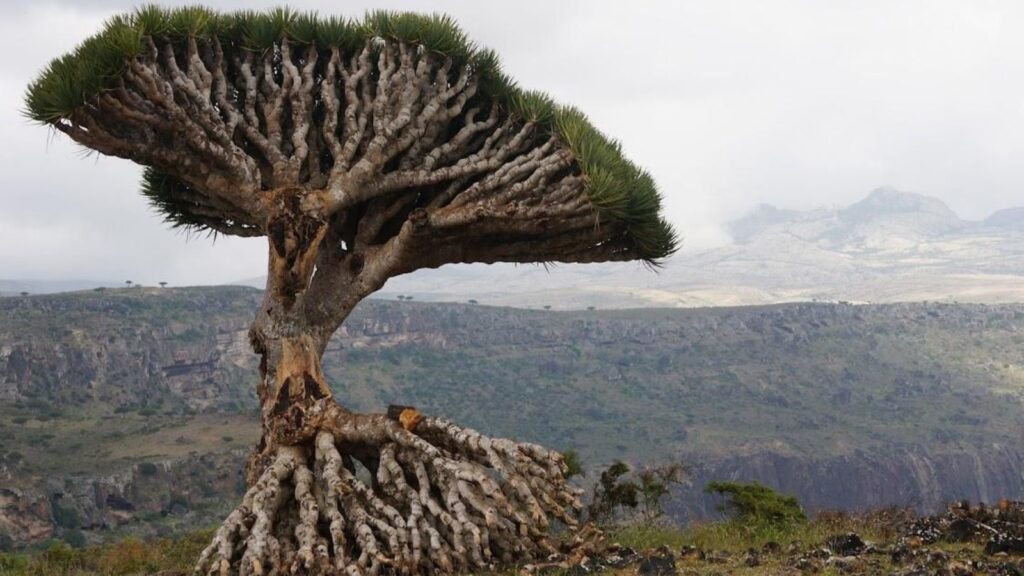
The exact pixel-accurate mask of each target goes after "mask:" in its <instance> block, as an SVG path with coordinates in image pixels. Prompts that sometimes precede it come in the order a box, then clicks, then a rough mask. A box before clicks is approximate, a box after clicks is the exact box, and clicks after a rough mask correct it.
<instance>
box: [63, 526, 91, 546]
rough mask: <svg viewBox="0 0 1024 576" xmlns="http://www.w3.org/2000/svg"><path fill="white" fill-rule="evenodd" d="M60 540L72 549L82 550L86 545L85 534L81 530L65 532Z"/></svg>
mask: <svg viewBox="0 0 1024 576" xmlns="http://www.w3.org/2000/svg"><path fill="white" fill-rule="evenodd" d="M60 539H61V540H63V541H65V542H67V543H68V545H70V546H71V547H72V548H83V547H85V545H86V540H85V534H83V533H82V531H81V530H65V531H64V533H63V534H61V536H60Z"/></svg>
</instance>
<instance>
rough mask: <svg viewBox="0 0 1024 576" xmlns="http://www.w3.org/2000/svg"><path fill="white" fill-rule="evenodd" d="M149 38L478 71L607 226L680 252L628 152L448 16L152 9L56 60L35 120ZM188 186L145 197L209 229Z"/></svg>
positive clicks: (646, 248) (151, 182)
mask: <svg viewBox="0 0 1024 576" xmlns="http://www.w3.org/2000/svg"><path fill="white" fill-rule="evenodd" d="M147 36H150V37H157V38H160V39H162V40H165V41H169V42H172V43H181V44H182V45H183V44H184V42H185V41H186V39H187V38H189V37H190V36H191V37H205V38H209V37H216V38H217V39H218V40H219V42H220V43H221V45H222V46H223V47H224V50H225V52H226V53H227V52H231V51H246V50H248V51H255V52H259V53H264V52H265V51H267V50H272V49H273V48H274V46H275V45H278V44H279V43H280V42H281V41H282V40H283V39H285V38H287V39H288V41H289V42H291V43H297V44H301V45H315V46H316V47H317V49H318V50H324V51H328V50H331V49H333V48H337V49H338V50H340V51H341V52H342V53H343V54H346V55H351V54H353V53H355V52H356V51H358V50H360V49H361V48H362V47H363V46H365V45H366V43H367V42H373V41H374V40H380V39H385V40H394V41H400V42H403V43H407V44H412V45H417V46H422V47H423V48H424V49H425V50H429V51H432V52H435V53H438V54H441V55H444V56H446V57H448V58H450V59H451V60H452V62H453V64H454V65H453V66H452V69H453V70H463V69H467V68H468V69H469V70H471V71H472V74H473V75H474V77H475V78H476V80H477V82H478V85H479V90H478V95H477V98H478V99H480V100H481V101H482V102H483V103H487V102H490V103H495V104H497V105H499V106H500V107H501V109H503V110H504V111H505V112H506V113H508V114H512V115H516V116H518V117H520V118H522V119H523V120H531V121H535V122H537V123H538V125H539V126H540V127H541V129H542V130H543V131H545V132H547V133H555V134H557V135H558V136H559V137H560V138H561V139H562V140H563V141H564V142H565V143H566V144H567V145H568V147H569V148H570V150H571V151H572V152H573V154H574V155H575V157H576V160H577V163H578V166H579V170H580V171H581V172H582V173H583V174H584V175H585V176H586V178H587V182H588V192H589V195H590V199H591V201H592V204H593V206H594V207H595V209H596V210H598V212H599V213H600V214H601V216H602V219H605V220H610V221H614V222H619V223H623V224H624V225H625V226H624V227H625V229H626V233H627V235H628V237H629V239H630V241H631V243H632V244H633V245H634V247H635V250H634V252H635V254H636V255H637V257H638V258H640V259H642V260H645V261H647V262H648V263H651V264H656V263H657V262H658V261H659V260H660V259H663V258H665V257H666V256H668V255H670V254H671V253H672V252H674V251H675V250H676V246H677V236H676V234H675V232H674V231H673V229H672V227H671V226H670V225H669V224H668V223H667V222H666V221H665V220H664V219H663V218H662V217H661V216H660V208H661V196H660V194H659V192H658V189H657V186H656V185H655V182H654V179H653V178H652V177H651V175H650V174H649V173H647V172H646V171H644V170H642V169H641V168H639V167H637V166H636V165H635V164H634V163H633V162H631V161H630V160H628V159H627V158H626V157H625V156H624V155H623V153H622V149H621V146H620V145H619V144H618V143H617V142H615V141H614V140H611V139H609V138H608V137H607V136H605V135H604V134H602V133H601V132H600V131H599V130H597V129H596V128H595V127H594V126H593V125H592V124H591V123H590V122H589V120H588V119H587V118H586V116H585V115H584V114H583V113H581V112H580V111H579V110H577V109H575V108H573V107H568V106H561V105H558V104H556V103H555V102H554V101H553V100H552V99H551V98H549V97H548V96H547V95H545V94H543V93H539V92H533V91H526V90H522V89H520V88H519V87H517V86H516V84H515V83H514V82H513V81H512V80H511V79H510V78H509V77H508V76H507V75H506V74H505V73H504V72H503V71H502V70H501V65H500V62H499V59H498V57H497V55H496V54H495V53H494V52H493V51H491V50H487V49H481V48H479V47H478V46H476V45H475V44H474V43H473V42H472V41H471V40H470V39H469V38H468V37H467V36H466V34H465V33H464V32H463V31H462V30H461V29H460V28H459V27H458V25H456V23H455V22H454V21H453V20H452V19H451V18H450V17H448V16H445V15H438V14H431V15H423V14H416V13H408V12H391V11H376V12H370V13H367V14H366V15H365V16H364V18H363V19H362V20H350V19H346V18H341V17H327V18H324V17H319V16H318V15H317V14H315V13H310V12H301V11H296V10H293V9H289V8H277V9H273V10H269V11H261V12H256V11H239V12H233V13H221V12H217V11H214V10H210V9H208V8H204V7H200V6H186V7H180V8H172V9H167V8H162V7H159V6H155V5H148V6H143V7H141V8H138V9H137V10H135V11H134V12H132V13H130V14H127V15H122V16H117V17H115V18H113V19H111V20H110V21H108V22H107V23H106V25H105V27H104V29H103V30H102V31H101V32H100V33H98V34H96V35H95V36H93V37H91V38H89V39H88V40H86V41H85V42H83V43H82V44H81V45H80V46H78V47H77V48H76V49H75V50H74V51H72V52H71V53H69V54H66V55H64V56H61V57H59V58H57V59H55V60H53V61H52V62H51V63H50V64H49V65H48V66H47V67H46V69H45V70H44V71H43V73H42V74H41V75H40V76H39V77H38V78H37V79H36V80H35V81H34V82H33V83H32V84H31V85H30V86H29V88H28V92H27V94H26V98H25V101H26V111H25V112H26V115H27V116H28V117H29V118H31V119H32V120H34V121H37V122H40V123H44V124H57V123H60V122H64V121H66V120H67V119H69V118H72V117H73V116H74V114H75V111H76V110H77V109H79V108H80V107H82V106H88V104H89V101H90V100H91V99H92V98H94V97H95V96H96V95H97V94H99V93H100V92H102V91H103V90H106V89H109V88H110V87H111V86H113V85H114V83H115V82H116V81H117V80H118V78H119V77H120V75H121V74H122V73H123V71H124V70H125V67H126V63H127V62H128V60H129V59H131V58H136V57H140V56H142V55H143V52H144V38H145V37H147ZM323 60H326V58H325V59H323ZM183 186H185V185H184V184H182V183H180V182H178V181H176V180H175V179H174V178H173V177H171V176H168V175H163V174H160V173H158V172H156V171H154V170H147V172H146V175H145V179H144V183H143V192H144V193H145V194H146V195H147V196H148V197H149V198H150V199H151V200H152V202H153V204H154V206H155V207H156V208H157V209H158V210H159V211H161V212H162V213H163V214H164V215H165V216H167V218H168V220H169V221H170V222H172V223H173V224H175V225H179V226H185V227H190V228H203V227H204V224H203V222H201V221H199V220H197V219H196V218H194V217H192V216H190V215H189V213H188V211H187V206H188V201H187V200H184V199H182V197H180V196H179V194H178V193H179V192H180V191H181V190H182V187H183Z"/></svg>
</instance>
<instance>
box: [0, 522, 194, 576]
mask: <svg viewBox="0 0 1024 576" xmlns="http://www.w3.org/2000/svg"><path fill="white" fill-rule="evenodd" d="M211 536H212V531H208V530H204V531H198V532H192V533H190V534H188V535H186V536H183V537H181V538H176V539H162V540H155V541H152V542H143V541H141V540H137V539H134V538H129V539H126V540H122V541H120V542H117V543H115V544H110V545H107V546H94V547H86V548H80V549H73V548H71V547H69V546H67V545H66V544H63V543H61V544H54V545H52V546H50V547H49V548H47V549H46V550H44V551H43V552H40V553H38V554H35V555H26V554H3V555H0V576H93V575H96V576H100V575H102V576H128V575H135V574H150V573H153V572H157V571H161V570H172V571H173V570H180V571H182V572H189V571H191V569H192V565H193V564H194V563H195V560H196V558H198V557H199V553H200V552H201V551H202V549H203V547H205V546H206V545H207V544H208V543H209V540H210V537H211Z"/></svg>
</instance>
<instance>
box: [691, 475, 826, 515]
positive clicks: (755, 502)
mask: <svg viewBox="0 0 1024 576" xmlns="http://www.w3.org/2000/svg"><path fill="white" fill-rule="evenodd" d="M704 491H705V492H708V493H710V494H718V495H720V496H725V497H727V498H728V500H727V501H726V502H725V503H724V504H723V505H722V506H720V507H719V509H720V510H721V511H723V512H727V513H729V514H730V515H731V516H732V517H733V518H734V519H735V520H738V521H740V522H743V523H748V524H761V525H769V526H786V525H792V524H805V523H807V516H805V515H804V511H803V510H802V509H801V508H800V503H799V502H797V499H796V498H795V497H793V496H787V495H785V494H779V493H778V492H776V491H775V490H772V489H771V488H769V487H767V486H765V485H763V484H761V483H759V482H752V483H749V484H745V483H742V482H708V484H707V486H705V487H704Z"/></svg>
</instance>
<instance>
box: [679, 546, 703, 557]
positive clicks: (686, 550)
mask: <svg viewBox="0 0 1024 576" xmlns="http://www.w3.org/2000/svg"><path fill="white" fill-rule="evenodd" d="M698 553H699V551H698V550H697V547H696V546H693V545H692V544H686V545H684V546H683V547H682V548H680V549H679V557H680V558H686V557H687V556H696V555H697V554H698Z"/></svg>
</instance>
